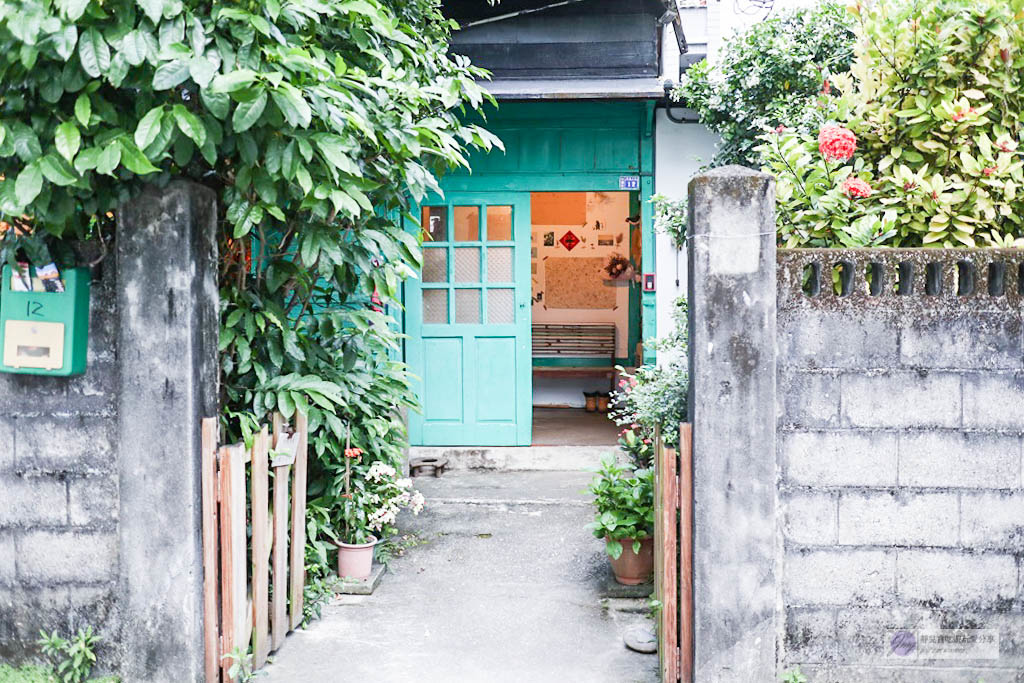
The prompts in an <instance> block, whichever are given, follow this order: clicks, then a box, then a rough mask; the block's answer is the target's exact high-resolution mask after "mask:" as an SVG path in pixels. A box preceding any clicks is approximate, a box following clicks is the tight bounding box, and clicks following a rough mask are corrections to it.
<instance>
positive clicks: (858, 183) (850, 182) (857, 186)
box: [840, 176, 874, 199]
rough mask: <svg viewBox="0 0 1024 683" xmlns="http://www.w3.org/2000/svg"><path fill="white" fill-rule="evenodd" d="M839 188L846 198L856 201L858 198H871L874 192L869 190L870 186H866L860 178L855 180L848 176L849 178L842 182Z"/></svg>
mask: <svg viewBox="0 0 1024 683" xmlns="http://www.w3.org/2000/svg"><path fill="white" fill-rule="evenodd" d="M840 188H841V189H842V190H843V192H845V193H846V196H847V197H849V198H850V199H856V198H858V197H859V198H861V199H866V198H868V197H870V196H871V193H872V192H874V190H872V189H871V186H870V185H868V184H867V182H866V181H864V180H861V179H860V178H855V177H853V176H850V177H849V178H847V179H846V180H844V181H843V184H842V185H840Z"/></svg>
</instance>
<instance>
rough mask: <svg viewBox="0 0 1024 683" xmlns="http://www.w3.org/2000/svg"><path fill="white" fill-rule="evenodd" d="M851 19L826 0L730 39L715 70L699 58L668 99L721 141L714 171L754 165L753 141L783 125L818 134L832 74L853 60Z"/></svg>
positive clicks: (781, 13) (847, 65)
mask: <svg viewBox="0 0 1024 683" xmlns="http://www.w3.org/2000/svg"><path fill="white" fill-rule="evenodd" d="M851 20H852V17H851V16H850V15H849V14H848V13H847V12H846V10H845V8H844V7H843V5H842V4H840V3H838V2H829V1H826V2H822V3H821V4H819V5H818V6H817V7H814V8H809V9H797V10H794V11H789V12H780V13H778V14H773V15H772V17H771V18H769V19H768V20H767V21H763V22H760V23H758V24H755V25H754V26H752V27H751V28H749V29H747V30H745V31H744V32H742V33H739V34H737V35H735V36H733V37H732V38H731V39H730V40H729V41H727V42H726V45H725V48H724V49H723V50H722V52H721V54H720V56H719V59H718V61H717V62H716V63H715V65H714V66H712V65H711V64H710V63H708V62H707V60H704V61H702V62H698V63H697V64H695V65H693V66H691V67H690V68H689V69H688V70H687V72H686V74H685V75H684V76H683V78H682V82H681V83H680V85H679V87H678V88H677V89H676V90H675V91H674V92H673V93H672V96H673V98H674V99H677V100H681V101H683V102H685V104H686V105H687V106H689V107H692V108H694V109H695V110H697V113H698V115H699V116H700V121H701V123H703V124H705V125H707V126H708V127H709V128H710V129H711V130H713V131H714V132H716V133H718V134H719V135H720V136H721V138H722V141H721V143H720V145H719V148H718V152H717V153H716V154H715V158H714V160H713V162H712V165H713V166H722V165H724V164H742V165H744V166H753V167H757V166H759V161H760V160H759V157H758V155H757V153H756V152H755V151H754V148H755V147H757V145H758V144H759V143H758V142H757V137H758V136H759V135H761V134H762V133H764V132H765V131H768V130H772V129H774V128H776V127H777V126H778V124H779V123H780V122H785V124H786V125H788V126H795V127H796V128H797V129H798V130H802V131H807V130H811V129H814V130H817V126H818V125H820V124H821V123H823V122H824V121H825V120H826V119H825V118H824V114H825V112H826V108H825V101H826V100H828V99H830V98H829V95H830V94H831V90H832V87H831V83H830V81H829V78H830V75H831V74H833V73H842V72H844V71H846V69H847V68H848V67H849V64H850V60H851V59H852V57H853V34H852V32H851V30H850V27H851V24H852V21H851ZM819 105H820V106H819ZM677 244H678V242H677Z"/></svg>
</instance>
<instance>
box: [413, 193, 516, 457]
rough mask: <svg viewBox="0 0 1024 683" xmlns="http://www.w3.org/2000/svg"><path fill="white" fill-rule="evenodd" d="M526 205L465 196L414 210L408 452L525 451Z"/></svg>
mask: <svg viewBox="0 0 1024 683" xmlns="http://www.w3.org/2000/svg"><path fill="white" fill-rule="evenodd" d="M529 202H530V196H529V194H528V193H463V194H454V195H449V196H448V197H447V199H446V200H440V199H438V200H437V201H434V202H432V201H427V202H424V204H423V206H422V207H421V208H420V214H419V218H420V225H419V226H418V229H419V230H420V233H421V235H422V237H423V270H422V273H421V278H420V279H419V280H416V281H409V282H408V283H407V285H406V307H407V311H408V316H407V323H408V324H407V326H406V332H407V333H408V335H409V339H408V341H407V342H406V348H407V359H408V362H409V364H410V366H411V368H412V371H413V373H414V374H415V375H416V376H417V377H418V378H419V385H418V387H417V388H418V393H419V398H420V402H421V404H422V406H423V414H422V415H419V414H413V415H412V416H410V438H411V440H412V443H413V444H414V445H437V446H457V445H478V446H514V445H529V443H530V435H531V428H532V425H531V409H530V406H531V404H532V395H531V392H532V385H531V371H532V368H531V358H530V308H529V299H530V273H529V267H530V266H529V264H530V255H529V251H530V224H529V215H530V205H529Z"/></svg>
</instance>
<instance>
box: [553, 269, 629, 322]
mask: <svg viewBox="0 0 1024 683" xmlns="http://www.w3.org/2000/svg"><path fill="white" fill-rule="evenodd" d="M604 266H605V259H604V258H601V257H594V258H592V257H582V258H579V257H578V258H571V257H562V258H551V259H549V260H548V261H546V262H545V264H544V271H545V272H544V291H545V292H546V294H545V297H544V298H545V305H546V306H547V307H548V308H574V309H605V310H612V309H613V308H614V307H615V305H616V303H617V302H616V297H617V296H618V295H617V290H616V288H614V287H606V286H605V285H604V278H605V277H606V275H607V274H606V273H605V272H604Z"/></svg>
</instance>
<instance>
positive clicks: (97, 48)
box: [78, 28, 110, 78]
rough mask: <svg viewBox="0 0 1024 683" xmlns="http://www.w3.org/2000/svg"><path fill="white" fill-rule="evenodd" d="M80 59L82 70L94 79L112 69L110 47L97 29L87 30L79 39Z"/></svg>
mask: <svg viewBox="0 0 1024 683" xmlns="http://www.w3.org/2000/svg"><path fill="white" fill-rule="evenodd" d="M78 59H79V62H80V63H81V64H82V70H83V71H85V73H87V74H89V75H90V76H92V77H93V78H98V77H99V76H101V75H103V73H104V72H105V71H106V70H107V69H109V68H110V46H109V45H107V41H106V40H104V39H103V35H102V34H101V33H100V32H99V31H97V30H96V29H95V28H90V29H88V30H86V32H85V33H83V34H82V36H81V37H80V38H79V39H78Z"/></svg>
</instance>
